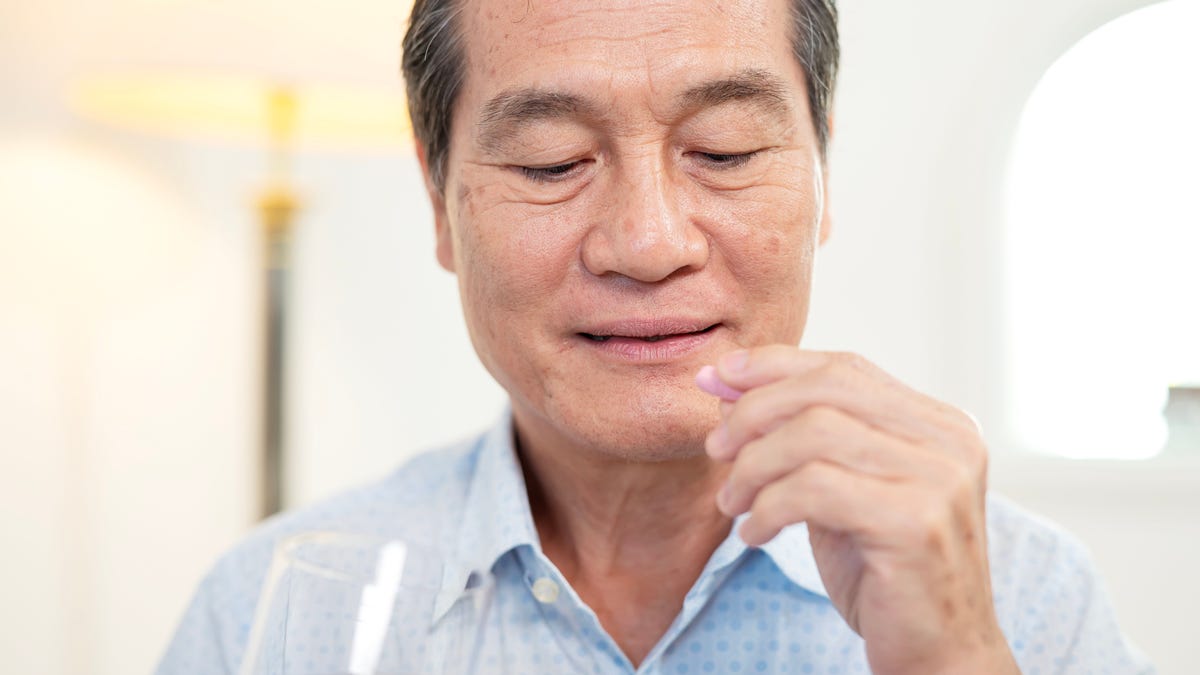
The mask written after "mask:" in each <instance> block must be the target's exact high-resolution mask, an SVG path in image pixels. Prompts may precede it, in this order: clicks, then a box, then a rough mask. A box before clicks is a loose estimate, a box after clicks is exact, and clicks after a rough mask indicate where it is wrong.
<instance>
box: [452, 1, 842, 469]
mask: <svg viewBox="0 0 1200 675" xmlns="http://www.w3.org/2000/svg"><path fill="white" fill-rule="evenodd" d="M462 4H463V8H464V9H463V13H462V15H461V18H460V21H461V23H460V24H459V26H460V28H461V30H462V32H463V35H464V36H465V45H466V60H467V70H466V78H465V81H464V84H463V87H462V89H461V93H460V98H459V100H458V103H457V107H456V108H455V114H454V125H453V129H452V133H451V138H452V141H451V147H450V154H449V158H448V163H447V165H446V184H445V191H444V198H439V197H438V196H437V195H436V194H435V195H434V197H435V198H434V202H435V212H436V219H437V228H438V259H439V261H440V262H441V264H442V265H443V266H444V267H446V268H447V269H449V270H451V271H453V272H455V273H456V274H457V275H458V279H459V288H460V291H461V294H462V302H463V308H464V312H465V316H466V321H467V326H468V329H469V331H470V334H471V339H472V341H473V343H474V345H475V349H476V351H477V352H478V354H479V357H480V358H481V359H482V361H483V363H484V365H485V366H486V367H487V369H488V370H489V371H490V372H491V374H492V375H493V376H494V377H495V378H496V379H497V380H498V381H499V383H500V384H501V385H502V386H503V387H504V388H505V389H506V390H507V391H508V392H509V394H510V396H511V398H512V404H513V412H514V414H515V415H516V418H517V423H518V426H519V428H522V429H523V430H527V432H528V433H531V434H535V435H537V436H539V437H544V438H550V439H553V440H555V441H560V442H561V441H565V442H569V443H572V444H575V445H578V446H582V447H587V448H590V449H593V450H598V451H601V452H606V453H610V454H617V455H621V456H624V457H627V458H630V459H651V460H653V459H668V458H678V457H684V456H689V455H695V454H698V453H702V452H703V448H702V446H703V438H704V435H705V433H706V432H707V431H708V430H709V429H710V428H711V427H712V426H713V424H715V422H716V417H717V405H716V401H715V400H714V399H713V398H712V397H710V396H708V395H706V394H703V393H702V392H700V391H699V390H698V389H697V388H696V386H695V384H694V380H693V378H694V376H695V373H696V371H697V370H698V369H699V368H700V367H701V366H703V365H706V364H711V363H713V362H715V361H716V359H717V358H718V357H719V356H720V355H721V354H723V353H725V352H728V351H730V350H733V349H737V348H740V347H751V346H755V345H762V344H768V343H788V344H797V343H798V342H799V340H800V336H801V333H802V332H803V329H804V323H805V318H806V315H807V308H808V297H809V286H810V279H811V274H812V268H813V254H814V250H815V248H816V246H817V245H818V240H819V239H821V238H822V235H821V234H820V233H821V232H822V231H823V230H825V228H824V226H823V211H824V209H823V203H824V180H823V165H822V163H821V160H820V156H819V152H818V146H817V141H816V136H815V133H814V130H813V127H812V123H811V121H810V116H809V108H808V102H807V97H806V95H805V88H804V87H805V80H804V74H803V71H802V70H801V68H800V66H799V64H798V63H797V62H796V60H795V58H794V57H793V55H792V48H791V44H790V29H789V19H788V7H787V3H786V2H784V1H783V0H774V1H771V0H734V1H732V2H718V1H714V0H663V1H658V2H650V1H647V0H613V1H603V2H601V1H597V2H587V3H580V2H544V1H538V0H533V1H531V0H479V1H471V2H463V3H462Z"/></svg>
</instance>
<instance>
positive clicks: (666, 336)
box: [579, 323, 720, 342]
mask: <svg viewBox="0 0 1200 675" xmlns="http://www.w3.org/2000/svg"><path fill="white" fill-rule="evenodd" d="M719 325H720V324H716V323H714V324H712V325H711V326H707V327H705V328H701V329H700V330H693V331H684V332H677V333H660V334H652V335H638V334H632V335H630V334H620V333H580V334H579V335H581V336H582V337H585V338H587V339H589V340H592V341H593V342H608V341H609V340H612V339H617V340H640V341H641V342H662V341H663V340H670V339H672V338H679V337H687V336H692V335H704V334H705V333H708V332H710V331H712V330H714V329H715V328H716V327H717V326H719Z"/></svg>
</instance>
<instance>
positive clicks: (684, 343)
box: [579, 329, 716, 362]
mask: <svg viewBox="0 0 1200 675" xmlns="http://www.w3.org/2000/svg"><path fill="white" fill-rule="evenodd" d="M715 332H716V329H713V330H708V331H705V332H703V333H685V334H682V335H672V336H671V337H667V338H663V339H661V340H658V341H655V342H647V341H645V340H639V339H637V338H625V337H610V338H609V339H607V340H604V341H603V342H601V341H599V340H593V339H591V338H589V337H586V336H583V335H581V336H579V339H580V340H582V341H583V342H584V344H585V345H586V346H588V347H591V348H592V349H595V350H598V351H600V352H602V353H604V354H605V355H607V356H611V357H615V358H618V359H620V360H623V361H649V362H654V361H659V362H663V361H673V360H675V359H678V358H680V357H682V356H686V355H688V354H691V353H692V352H695V351H697V350H699V349H700V348H702V347H703V346H704V345H705V344H707V343H708V342H709V341H710V340H712V339H713V333H715Z"/></svg>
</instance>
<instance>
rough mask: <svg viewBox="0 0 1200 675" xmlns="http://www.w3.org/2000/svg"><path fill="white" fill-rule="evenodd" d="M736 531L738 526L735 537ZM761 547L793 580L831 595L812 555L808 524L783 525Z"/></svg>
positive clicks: (825, 596)
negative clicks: (776, 533)
mask: <svg viewBox="0 0 1200 675" xmlns="http://www.w3.org/2000/svg"><path fill="white" fill-rule="evenodd" d="M744 518H746V516H740V517H739V522H738V524H741V522H740V521H741V520H742V519H744ZM736 531H737V527H736V526H735V527H734V532H732V533H730V534H731V535H732V536H735V537H736V536H737V534H736ZM738 541H739V542H740V541H741V537H738ZM743 545H744V544H743ZM761 549H762V552H763V553H765V554H767V557H769V558H770V559H771V562H773V563H775V566H776V567H778V568H779V571H780V572H783V575H784V576H786V577H787V578H788V579H790V580H791V582H792V583H794V584H796V585H797V586H799V587H800V588H803V589H804V590H806V591H809V592H812V593H815V594H817V595H819V596H821V597H823V598H826V599H828V598H829V592H828V591H826V590H825V583H824V582H822V581H821V573H820V571H819V570H818V569H817V560H816V558H815V557H814V556H813V550H812V544H811V543H809V540H808V526H807V525H806V524H805V523H798V524H796V525H791V526H789V527H785V528H783V531H782V532H780V533H779V534H778V535H777V536H776V537H775V538H774V539H772V540H771V541H769V542H767V543H766V544H763V545H762V547H761Z"/></svg>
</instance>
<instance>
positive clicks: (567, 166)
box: [515, 159, 587, 183]
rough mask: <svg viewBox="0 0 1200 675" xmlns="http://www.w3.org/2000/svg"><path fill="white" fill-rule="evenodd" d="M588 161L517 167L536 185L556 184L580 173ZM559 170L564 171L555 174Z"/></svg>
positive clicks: (579, 160) (580, 160) (578, 160)
mask: <svg viewBox="0 0 1200 675" xmlns="http://www.w3.org/2000/svg"><path fill="white" fill-rule="evenodd" d="M585 161H587V160H582V159H577V160H573V161H570V162H561V163H559V164H551V165H549V166H517V167H515V168H516V169H518V170H519V171H520V172H521V173H522V174H523V175H524V176H525V178H527V179H529V180H531V181H533V182H535V183H555V182H558V181H562V180H566V179H567V178H569V177H571V176H573V175H574V174H576V173H578V169H579V167H580V166H582V165H583V163H584V162H585ZM557 169H562V170H563V171H562V172H561V173H558V172H555V170H557Z"/></svg>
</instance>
